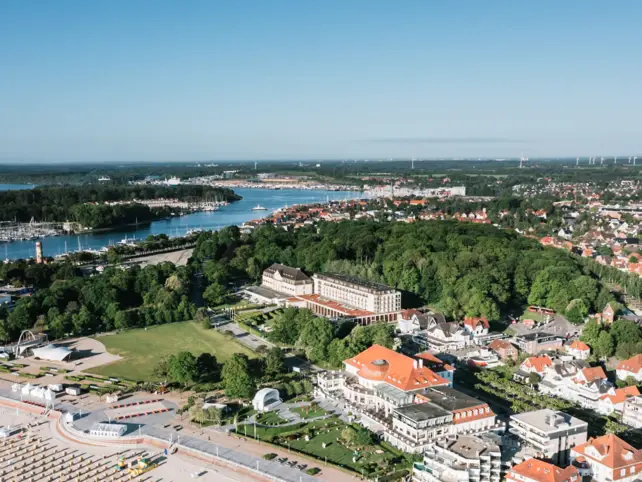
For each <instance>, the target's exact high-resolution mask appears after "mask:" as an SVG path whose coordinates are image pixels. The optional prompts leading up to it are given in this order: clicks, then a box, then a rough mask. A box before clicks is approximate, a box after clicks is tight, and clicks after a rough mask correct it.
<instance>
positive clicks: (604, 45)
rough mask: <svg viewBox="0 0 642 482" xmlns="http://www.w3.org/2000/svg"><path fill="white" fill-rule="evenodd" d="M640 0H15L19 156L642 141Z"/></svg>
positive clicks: (623, 147)
mask: <svg viewBox="0 0 642 482" xmlns="http://www.w3.org/2000/svg"><path fill="white" fill-rule="evenodd" d="M640 19H642V2H640V1H639V0H618V1H617V2H606V1H604V0H599V1H593V0H565V1H563V2H560V1H558V0H540V1H538V2H521V1H514V0H506V1H500V0H496V1H494V0H487V1H479V0H470V1H464V0H460V1H457V0H453V1H447V2H444V1H429V0H416V1H414V0H400V1H389V0H338V1H336V0H325V1H300V0H269V1H266V0H256V1H250V0H233V1H223V0H218V1H217V0H207V1H197V0H181V1H176V0H172V1H164V0H110V1H87V0H80V1H72V0H56V1H55V2H54V1H50V0H28V1H4V2H0V161H3V162H4V161H13V162H66V161H73V162H105V161H182V160H184V161H201V160H225V159H229V160H237V159H248V160H252V159H355V158H360V159H386V158H389V157H392V158H404V157H405V158H409V157H417V158H442V157H480V156H484V157H487V156H490V157H500V158H503V157H519V156H520V155H521V154H523V155H525V156H528V157H541V156H571V157H575V156H580V155H582V156H589V155H596V156H602V155H604V156H610V155H621V156H628V155H634V154H636V155H642V118H641V115H642V88H641V87H642V28H641V27H640Z"/></svg>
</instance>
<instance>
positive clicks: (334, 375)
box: [317, 345, 452, 417]
mask: <svg viewBox="0 0 642 482" xmlns="http://www.w3.org/2000/svg"><path fill="white" fill-rule="evenodd" d="M424 361H425V359H424V358H417V359H414V358H411V357H409V356H406V355H403V354H401V353H398V352H396V351H394V350H390V349H389V348H386V347H384V346H381V345H372V346H371V347H370V348H368V349H367V350H364V351H362V352H361V353H359V354H358V355H355V356H353V357H351V358H348V359H347V360H344V362H343V364H344V367H345V370H344V371H343V372H331V371H326V372H321V373H319V374H318V375H317V388H318V394H319V395H320V396H326V397H330V398H340V399H343V400H345V402H346V404H347V405H349V406H354V408H355V409H358V410H361V411H369V412H372V413H378V414H380V416H383V417H389V416H390V415H391V413H392V411H393V410H394V409H395V408H397V407H401V406H403V405H408V404H411V403H415V396H416V395H417V394H420V393H422V392H423V391H424V390H426V389H428V388H432V387H440V386H445V387H447V386H448V385H450V384H451V383H452V381H451V380H448V379H446V378H444V377H442V376H440V375H438V374H437V373H435V372H434V371H433V370H431V369H430V368H428V367H427V366H425V365H424ZM442 369H443V368H442Z"/></svg>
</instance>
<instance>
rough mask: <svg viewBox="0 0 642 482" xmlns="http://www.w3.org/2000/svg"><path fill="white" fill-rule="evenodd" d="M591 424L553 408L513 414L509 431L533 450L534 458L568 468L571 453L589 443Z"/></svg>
mask: <svg viewBox="0 0 642 482" xmlns="http://www.w3.org/2000/svg"><path fill="white" fill-rule="evenodd" d="M587 431H588V423H586V422H585V421H583V420H580V419H579V418H575V417H572V416H570V415H568V414H566V413H564V412H556V411H554V410H550V409H547V408H546V409H543V410H535V411H533V412H525V413H518V414H514V415H511V417H510V425H509V432H510V433H511V434H512V435H514V436H515V437H517V438H518V439H519V440H520V442H521V443H522V444H524V445H526V446H527V448H530V449H531V452H532V456H534V457H539V458H546V459H550V460H552V461H553V462H554V463H556V464H557V465H567V464H568V462H569V451H570V450H571V448H573V447H575V446H576V445H580V444H583V443H584V442H586V434H587Z"/></svg>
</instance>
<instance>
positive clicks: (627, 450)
mask: <svg viewBox="0 0 642 482" xmlns="http://www.w3.org/2000/svg"><path fill="white" fill-rule="evenodd" d="M573 452H575V453H577V454H580V455H582V456H584V457H585V458H587V459H591V460H592V461H593V462H595V463H598V464H601V465H604V466H606V467H608V468H609V469H611V470H613V474H612V475H613V479H614V480H618V479H621V478H624V477H629V476H630V475H631V474H630V471H626V472H627V473H626V475H624V476H622V475H620V470H618V469H622V468H624V467H629V466H635V467H636V469H635V471H634V473H638V472H639V471H640V468H642V450H638V449H636V448H635V447H633V446H632V445H629V444H628V443H626V442H625V441H624V440H622V439H621V438H619V437H618V436H617V435H614V434H608V435H603V436H601V437H598V438H594V439H589V441H588V442H586V443H584V444H582V445H578V446H577V447H574V448H573Z"/></svg>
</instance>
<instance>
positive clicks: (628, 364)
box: [615, 354, 642, 383]
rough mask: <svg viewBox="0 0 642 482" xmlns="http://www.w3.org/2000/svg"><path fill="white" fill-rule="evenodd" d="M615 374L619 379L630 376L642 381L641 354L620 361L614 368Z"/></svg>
mask: <svg viewBox="0 0 642 482" xmlns="http://www.w3.org/2000/svg"><path fill="white" fill-rule="evenodd" d="M615 374H616V376H617V378H618V379H619V380H626V379H627V378H629V377H632V378H634V379H635V380H636V381H637V382H638V383H640V382H642V354H640V355H635V356H632V357H631V358H629V359H628V360H623V361H621V362H620V363H619V364H618V366H617V367H616V369H615Z"/></svg>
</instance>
